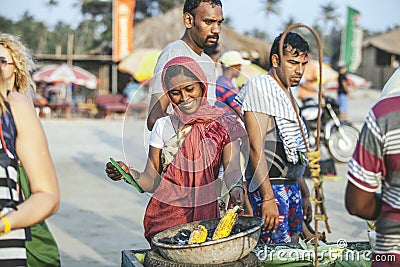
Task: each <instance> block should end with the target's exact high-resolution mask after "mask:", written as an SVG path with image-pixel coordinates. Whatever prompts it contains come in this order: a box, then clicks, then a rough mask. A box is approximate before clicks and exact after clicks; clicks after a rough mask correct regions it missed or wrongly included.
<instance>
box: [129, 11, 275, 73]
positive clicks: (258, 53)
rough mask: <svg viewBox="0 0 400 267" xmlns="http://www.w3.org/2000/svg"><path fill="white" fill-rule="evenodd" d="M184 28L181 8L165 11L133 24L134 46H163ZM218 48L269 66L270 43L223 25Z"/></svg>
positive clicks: (177, 36)
mask: <svg viewBox="0 0 400 267" xmlns="http://www.w3.org/2000/svg"><path fill="white" fill-rule="evenodd" d="M184 31H185V27H184V24H183V20H182V7H177V8H174V9H172V10H170V11H168V12H167V13H165V14H163V15H160V16H155V17H151V18H148V19H145V20H144V21H142V22H140V23H138V24H136V25H135V26H134V48H158V49H163V48H164V47H165V46H166V45H167V44H169V43H171V42H173V41H175V40H177V39H179V38H181V37H182V35H183V33H184ZM219 44H220V49H221V51H222V52H223V51H225V50H228V49H235V50H239V51H240V52H241V53H242V54H243V56H244V57H246V58H249V59H250V60H252V61H253V62H257V63H258V64H260V65H262V66H267V65H268V55H269V50H270V48H271V44H270V43H268V42H267V41H265V40H262V39H258V38H254V37H250V36H246V35H243V34H239V33H237V32H235V31H234V30H233V29H232V28H229V27H226V26H223V28H222V31H221V34H220V40H219Z"/></svg>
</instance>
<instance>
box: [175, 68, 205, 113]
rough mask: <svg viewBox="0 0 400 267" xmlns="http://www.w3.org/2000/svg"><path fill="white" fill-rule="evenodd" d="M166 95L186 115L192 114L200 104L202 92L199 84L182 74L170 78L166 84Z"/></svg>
mask: <svg viewBox="0 0 400 267" xmlns="http://www.w3.org/2000/svg"><path fill="white" fill-rule="evenodd" d="M168 88H169V91H168V95H169V97H170V98H171V101H172V102H173V103H174V104H176V105H178V107H179V109H180V110H181V111H182V112H184V113H186V114H192V113H194V112H195V111H196V110H197V109H198V108H199V106H200V104H201V99H202V96H203V90H202V88H201V86H200V83H199V82H198V81H197V80H194V79H193V78H192V77H188V76H185V75H184V74H183V73H180V74H178V75H177V76H175V77H172V78H171V79H170V81H169V83H168Z"/></svg>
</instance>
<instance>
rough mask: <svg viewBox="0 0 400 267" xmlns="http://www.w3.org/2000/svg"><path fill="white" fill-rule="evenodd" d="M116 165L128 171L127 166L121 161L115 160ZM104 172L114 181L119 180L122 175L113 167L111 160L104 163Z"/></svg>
mask: <svg viewBox="0 0 400 267" xmlns="http://www.w3.org/2000/svg"><path fill="white" fill-rule="evenodd" d="M117 163H118V165H119V166H121V168H122V169H123V170H124V171H125V172H126V173H129V167H128V166H127V165H126V164H125V163H123V162H122V161H117ZM106 174H107V176H108V177H109V178H110V179H112V180H114V181H119V180H121V179H122V175H121V174H120V173H119V171H118V170H117V168H115V167H114V166H113V165H112V163H111V162H107V164H106Z"/></svg>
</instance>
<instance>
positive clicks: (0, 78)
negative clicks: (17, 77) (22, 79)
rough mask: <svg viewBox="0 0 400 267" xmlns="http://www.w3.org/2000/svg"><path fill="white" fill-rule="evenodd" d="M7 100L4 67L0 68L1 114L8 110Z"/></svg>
mask: <svg viewBox="0 0 400 267" xmlns="http://www.w3.org/2000/svg"><path fill="white" fill-rule="evenodd" d="M6 101H7V85H6V79H5V78H4V74H3V68H0V115H1V114H3V111H6V110H7V108H6V104H5V102H6ZM0 119H1V118H0Z"/></svg>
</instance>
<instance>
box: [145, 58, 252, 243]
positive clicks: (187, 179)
mask: <svg viewBox="0 0 400 267" xmlns="http://www.w3.org/2000/svg"><path fill="white" fill-rule="evenodd" d="M172 65H184V66H185V67H186V68H187V69H189V70H190V71H191V72H192V73H193V74H194V75H195V76H196V77H197V78H198V79H199V80H200V81H206V80H207V79H206V76H205V74H204V72H203V71H202V69H201V68H200V66H199V65H198V63H197V62H195V61H194V60H193V59H191V58H188V57H177V58H174V59H172V60H171V61H169V62H168V63H167V64H166V65H165V67H164V70H163V74H162V81H164V77H165V73H166V69H167V68H168V67H170V66H172ZM202 84H203V88H205V90H204V94H203V97H202V102H201V106H200V107H199V108H198V109H197V111H196V112H195V113H193V114H185V113H183V112H181V111H180V110H179V108H178V107H177V106H176V105H175V104H173V106H174V108H175V110H174V114H175V116H177V117H178V119H179V120H180V121H181V122H183V123H184V124H186V125H192V129H191V131H190V132H189V133H188V135H187V136H186V138H185V140H184V141H183V143H182V146H181V147H180V148H179V150H178V153H177V154H176V155H175V158H174V160H173V161H172V163H171V164H170V165H169V166H168V168H167V170H166V171H165V173H164V174H163V176H162V179H161V182H160V185H159V187H158V188H157V189H156V191H155V192H154V194H153V196H152V198H151V199H150V202H149V204H148V205H147V208H146V213H145V217H144V228H145V237H146V239H147V241H148V242H149V243H150V245H152V242H151V240H152V238H153V237H154V235H155V234H157V233H159V232H161V231H163V230H165V229H168V228H170V227H173V226H177V225H181V224H184V223H188V222H193V221H198V220H206V219H213V218H218V217H219V216H220V215H219V208H218V201H217V197H218V195H219V192H217V187H216V178H217V176H218V172H219V167H220V164H221V159H222V152H223V149H224V147H225V146H226V145H227V144H229V143H230V142H232V141H234V140H236V139H238V138H240V137H243V136H245V135H246V132H245V130H244V129H243V127H242V126H241V125H240V124H239V123H238V122H237V121H236V120H235V119H233V118H231V117H227V116H225V112H224V110H223V109H220V108H217V107H215V106H210V105H209V104H208V102H207V100H206V97H207V88H208V85H207V83H205V82H202ZM163 87H164V91H165V92H167V88H166V86H165V84H164V83H163ZM166 95H167V96H168V94H167V93H166ZM168 97H169V96H168ZM171 103H172V101H171Z"/></svg>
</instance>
